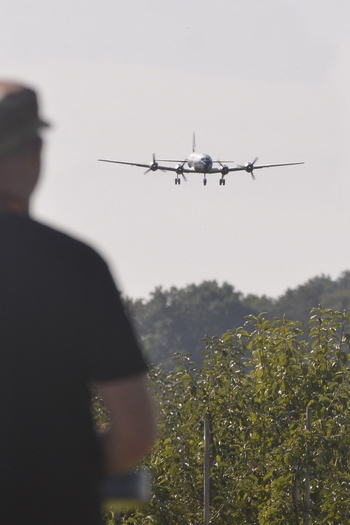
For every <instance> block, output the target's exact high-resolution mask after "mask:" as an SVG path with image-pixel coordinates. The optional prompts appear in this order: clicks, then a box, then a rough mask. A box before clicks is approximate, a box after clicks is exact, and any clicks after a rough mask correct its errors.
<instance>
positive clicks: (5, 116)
mask: <svg viewBox="0 0 350 525" xmlns="http://www.w3.org/2000/svg"><path fill="white" fill-rule="evenodd" d="M46 127H49V124H48V123H47V122H45V121H44V120H42V119H41V118H40V117H39V114H38V100H37V95H36V93H35V91H34V90H33V89H31V88H29V87H26V86H23V85H21V84H16V83H13V82H7V81H1V80H0V155H4V154H7V153H12V152H14V151H16V150H17V149H19V148H20V147H21V146H24V145H26V143H28V142H30V141H31V140H33V139H35V138H36V137H38V136H39V131H40V129H41V128H46Z"/></svg>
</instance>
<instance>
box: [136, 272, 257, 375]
mask: <svg viewBox="0 0 350 525" xmlns="http://www.w3.org/2000/svg"><path fill="white" fill-rule="evenodd" d="M241 298H242V296H241V294H240V293H239V292H236V291H235V290H234V288H233V286H231V285H229V284H227V283H224V284H223V285H222V286H219V285H218V284H217V282H216V281H204V282H203V283H202V284H200V285H198V286H197V285H195V284H192V285H189V286H187V287H186V288H183V289H178V288H174V287H173V288H171V289H170V290H163V289H162V288H156V289H155V291H154V292H152V294H151V299H150V300H149V301H148V302H144V301H142V300H137V301H132V300H130V299H129V300H127V307H128V309H129V311H130V312H131V314H132V317H133V320H134V323H135V327H136V329H137V331H138V332H139V334H140V336H141V338H142V341H143V345H144V348H145V351H146V354H147V355H148V356H149V357H150V359H151V361H152V362H153V363H162V365H163V366H166V367H167V368H169V367H171V359H172V357H173V355H174V354H175V353H191V355H192V359H193V360H194V361H195V362H197V363H201V361H202V358H201V353H202V352H203V350H204V344H203V342H202V341H201V339H202V338H203V336H205V335H208V336H212V335H215V334H217V333H223V332H225V331H226V330H227V329H228V328H229V327H231V326H240V325H242V324H243V322H244V317H245V316H246V315H248V314H249V313H250V310H248V308H246V307H245V306H243V304H242V302H241Z"/></svg>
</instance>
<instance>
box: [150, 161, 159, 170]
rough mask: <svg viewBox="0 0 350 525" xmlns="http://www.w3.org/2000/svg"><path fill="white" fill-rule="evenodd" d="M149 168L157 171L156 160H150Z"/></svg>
mask: <svg viewBox="0 0 350 525" xmlns="http://www.w3.org/2000/svg"><path fill="white" fill-rule="evenodd" d="M149 169H150V170H151V171H157V169H158V162H151V164H150V165H149Z"/></svg>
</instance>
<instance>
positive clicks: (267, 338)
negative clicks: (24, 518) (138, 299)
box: [122, 308, 350, 525]
mask: <svg viewBox="0 0 350 525" xmlns="http://www.w3.org/2000/svg"><path fill="white" fill-rule="evenodd" d="M349 324H350V314H347V313H343V312H333V311H331V310H322V309H320V308H318V309H314V310H313V311H312V316H311V318H310V324H309V330H308V329H307V327H304V326H303V325H302V324H301V323H299V322H296V321H290V320H288V319H287V318H286V317H284V318H282V319H279V320H274V321H272V322H271V321H269V320H267V319H265V318H264V316H262V315H259V316H251V317H250V318H249V319H248V321H247V324H246V326H245V327H243V328H238V329H236V330H232V331H228V332H226V333H225V334H224V335H223V336H222V337H217V336H214V337H207V338H206V340H205V344H206V346H205V352H204V356H203V357H204V362H203V366H202V367H201V368H199V367H198V366H196V365H195V364H194V363H193V362H192V361H191V358H190V356H188V355H187V356H185V355H179V356H178V357H177V360H178V361H177V367H176V368H175V369H174V370H172V371H164V370H162V369H160V368H159V367H156V368H154V370H153V371H152V373H151V378H152V382H153V386H154V390H155V395H156V397H157V398H158V399H159V405H160V406H159V413H160V429H159V431H160V437H159V442H158V445H157V447H156V448H155V450H154V452H153V454H152V455H151V456H150V458H149V460H148V461H147V462H146V465H147V466H148V468H149V469H150V470H151V472H152V473H153V479H154V496H153V498H152V501H151V502H150V504H149V505H148V506H147V507H145V508H144V509H140V510H138V511H137V512H133V513H126V514H125V515H124V516H123V518H122V521H123V523H130V524H131V523H132V524H134V523H137V524H140V525H146V524H151V523H152V524H155V525H162V524H164V523H167V524H170V525H175V524H176V525H182V524H183V525H185V524H186V525H187V524H197V523H201V522H202V520H203V421H204V419H207V420H209V422H210V427H211V440H212V441H211V461H212V463H211V469H210V471H211V504H210V511H211V521H212V522H213V523H215V524H218V525H243V524H250V525H258V524H259V525H280V524H281V523H284V524H287V525H289V524H290V525H295V524H296V525H297V524H300V525H301V524H302V523H303V513H304V512H308V513H309V514H310V517H311V523H312V525H321V524H325V523H328V524H332V525H344V523H348V522H349V517H350V516H349V508H348V507H349V505H348V494H349V489H350V462H349V452H350V434H349V430H350V414H349V410H348V407H349V403H350V393H349V369H348V364H347V363H348V351H349V341H350V335H349ZM308 332H309V333H308ZM247 352H249V353H250V355H251V357H250V358H249V359H247V357H246V355H247ZM307 407H308V408H309V409H311V410H312V425H311V430H308V431H306V430H305V412H306V408H307ZM308 451H309V452H308ZM308 471H310V472H311V478H312V485H311V487H312V488H311V503H310V508H309V509H308V508H305V505H304V499H303V498H304V493H305V475H306V472H308Z"/></svg>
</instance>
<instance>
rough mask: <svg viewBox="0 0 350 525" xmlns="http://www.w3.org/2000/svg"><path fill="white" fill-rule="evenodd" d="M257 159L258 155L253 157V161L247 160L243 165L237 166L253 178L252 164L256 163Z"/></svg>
mask: <svg viewBox="0 0 350 525" xmlns="http://www.w3.org/2000/svg"><path fill="white" fill-rule="evenodd" d="M257 160H258V157H255V159H254V160H253V162H247V163H246V164H245V165H244V166H238V167H239V168H243V169H245V170H246V172H247V173H250V174H251V176H252V178H253V180H255V177H254V173H253V170H254V164H255V163H256V161H257Z"/></svg>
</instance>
